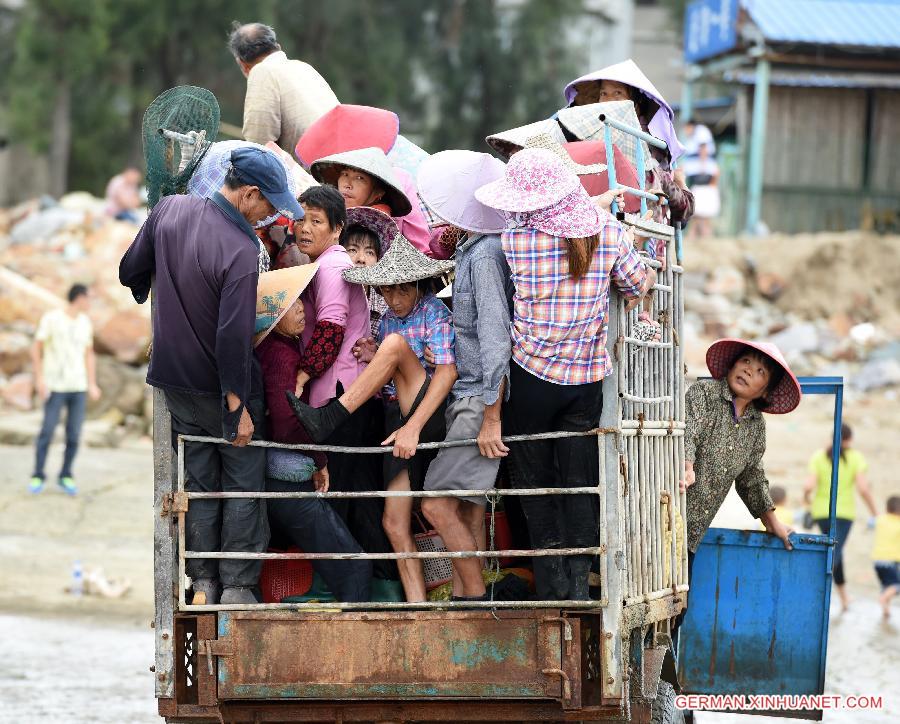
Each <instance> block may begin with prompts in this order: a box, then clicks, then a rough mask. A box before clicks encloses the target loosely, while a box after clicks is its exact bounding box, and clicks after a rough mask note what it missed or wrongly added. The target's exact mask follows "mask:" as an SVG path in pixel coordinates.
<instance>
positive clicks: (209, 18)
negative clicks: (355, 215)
mask: <svg viewBox="0 0 900 724" xmlns="http://www.w3.org/2000/svg"><path fill="white" fill-rule="evenodd" d="M583 5H584V0H555V2H553V3H548V2H546V0H522V2H519V3H511V2H501V0H379V2H359V0H329V1H328V2H327V3H321V2H319V0H255V1H254V0H192V1H191V2H184V0H90V1H88V2H85V0H26V4H25V5H24V6H23V7H22V8H21V9H20V10H18V11H17V12H16V17H15V26H16V27H15V33H14V34H13V35H12V36H10V37H11V39H12V42H13V47H14V58H13V60H12V63H11V70H10V73H9V74H8V78H6V79H5V80H6V81H7V82H8V89H9V93H8V94H7V95H8V97H10V98H11V101H12V102H11V103H10V104H9V108H8V109H7V110H8V115H9V116H10V118H9V121H10V123H9V126H10V128H11V130H12V134H13V140H16V141H24V142H26V143H28V144H29V145H31V146H32V147H33V148H35V149H37V150H39V151H43V152H46V153H48V154H49V156H50V157H51V159H52V161H53V168H54V180H53V184H52V188H51V189H49V190H50V191H51V192H52V193H54V194H57V195H58V194H61V193H63V192H64V191H66V190H67V189H69V188H79V189H87V190H90V191H92V192H94V193H100V192H102V190H103V187H104V185H105V183H106V180H107V179H108V178H109V177H110V176H111V175H112V174H114V173H116V172H118V171H119V170H121V168H123V167H124V166H125V165H126V164H133V163H137V162H139V161H140V159H141V155H142V154H141V137H140V125H141V117H142V115H143V112H144V109H145V108H146V107H147V106H148V105H149V104H150V102H151V101H152V100H153V99H154V98H155V97H156V96H157V95H159V94H160V93H162V92H163V91H164V90H166V89H167V88H170V87H172V86H174V85H181V84H192V85H199V86H204V87H206V88H209V89H210V90H211V91H212V92H213V93H215V95H216V97H217V98H218V100H219V105H220V107H221V110H222V120H223V121H226V122H229V123H231V124H233V125H236V126H240V125H241V120H242V116H243V101H244V90H245V85H244V81H243V79H242V77H241V76H240V73H239V71H238V69H237V67H236V65H235V63H234V60H233V58H232V57H231V55H230V53H229V52H228V49H227V47H226V40H227V35H228V32H229V30H230V24H231V21H232V20H239V21H242V22H253V21H260V22H265V23H268V24H271V25H273V26H274V27H275V29H276V31H277V32H278V37H279V42H280V43H281V44H282V47H283V48H284V50H285V51H286V52H287V54H288V55H289V56H291V57H296V58H300V59H302V60H305V61H307V62H309V63H311V64H312V65H313V66H315V67H316V68H317V69H318V70H319V72H320V73H322V75H323V76H324V77H325V78H326V79H327V80H328V82H329V83H330V84H331V85H332V87H333V88H334V90H335V93H336V94H337V96H338V98H340V100H341V101H343V102H345V103H359V104H367V105H375V106H380V107H382V108H389V109H391V110H394V111H396V112H397V114H398V115H399V116H400V122H401V130H402V131H403V132H404V133H406V134H407V135H411V136H412V137H413V138H414V139H416V140H419V141H421V142H423V144H424V145H425V146H426V148H428V149H429V150H437V149H441V148H473V149H478V150H487V147H486V146H485V145H484V137H485V136H486V135H488V134H489V133H493V132H496V131H499V130H503V129H507V128H511V127H513V126H518V125H522V124H524V123H528V122H531V121H535V120H538V119H541V118H547V117H549V116H550V115H551V114H552V113H553V112H554V111H555V110H557V109H558V108H559V107H560V105H561V104H562V95H561V91H562V87H563V85H564V84H565V83H566V82H567V81H568V80H571V78H573V77H574V76H576V75H578V72H579V71H578V70H576V69H577V68H578V61H579V60H580V57H581V49H580V48H576V47H570V44H569V43H568V42H567V40H566V38H567V35H568V33H567V29H568V28H570V27H572V25H573V24H574V23H577V22H582V21H583V20H582V18H583V15H582V12H583ZM0 20H2V17H0ZM7 25H8V24H4V23H2V22H0V36H4V35H5V34H6V33H5V32H4V29H5V28H6V27H7ZM0 45H2V37H0ZM3 52H4V48H2V47H0V59H2V57H3ZM581 70H583V69H581ZM2 82H3V81H0V83H2Z"/></svg>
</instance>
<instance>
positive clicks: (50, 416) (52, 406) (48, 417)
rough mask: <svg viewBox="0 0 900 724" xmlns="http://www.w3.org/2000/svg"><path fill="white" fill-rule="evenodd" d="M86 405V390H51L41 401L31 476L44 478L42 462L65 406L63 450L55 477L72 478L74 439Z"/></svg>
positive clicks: (77, 437) (45, 459)
mask: <svg viewBox="0 0 900 724" xmlns="http://www.w3.org/2000/svg"><path fill="white" fill-rule="evenodd" d="M86 406H87V393H86V392H51V393H50V397H48V398H47V402H45V403H44V422H43V423H42V424H41V432H40V434H39V435H38V438H37V445H36V447H37V450H36V453H35V460H34V477H36V478H40V479H41V480H43V479H44V464H45V463H46V462H47V451H48V450H49V449H50V443H51V441H52V440H53V433H54V432H56V425H57V423H58V422H59V416H60V413H62V409H63V408H64V407H65V408H66V452H65V455H64V457H63V465H62V470H60V471H59V477H61V478H71V477H72V463H73V462H75V454H76V453H77V452H78V441H79V438H80V437H81V426H82V425H83V424H84V412H85V407H86Z"/></svg>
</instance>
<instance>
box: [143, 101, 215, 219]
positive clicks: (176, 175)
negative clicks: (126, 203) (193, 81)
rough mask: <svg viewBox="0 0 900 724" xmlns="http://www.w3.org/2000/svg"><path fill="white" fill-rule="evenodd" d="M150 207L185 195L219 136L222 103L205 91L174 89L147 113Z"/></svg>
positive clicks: (146, 141) (146, 151)
mask: <svg viewBox="0 0 900 724" xmlns="http://www.w3.org/2000/svg"><path fill="white" fill-rule="evenodd" d="M142 130H143V136H144V158H145V160H146V162H147V192H148V204H149V206H150V208H151V209H152V208H153V206H154V205H155V204H156V202H157V201H159V200H160V199H161V198H162V197H164V196H168V195H170V194H181V193H185V191H186V188H187V182H188V180H189V179H190V178H191V174H193V173H194V169H195V168H196V167H197V164H198V163H199V162H200V159H202V158H203V154H204V153H206V151H207V149H208V148H209V147H210V145H211V144H212V142H213V141H215V140H216V136H217V135H218V133H219V103H218V101H217V100H216V97H215V96H214V95H213V94H212V93H211V92H210V91H208V90H206V89H205V88H198V87H196V86H191V85H182V86H178V87H176V88H170V89H169V90H167V91H166V92H165V93H163V94H162V95H160V96H159V97H158V98H157V99H156V100H154V101H153V103H151V104H150V105H149V106H148V108H147V110H146V111H145V113H144V123H143V129H142Z"/></svg>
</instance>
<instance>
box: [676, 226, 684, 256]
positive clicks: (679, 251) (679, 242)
mask: <svg viewBox="0 0 900 724" xmlns="http://www.w3.org/2000/svg"><path fill="white" fill-rule="evenodd" d="M682 237H683V234H682V232H681V222H680V221H676V222H675V254H676V257H677V258H678V263H679V264H681V259H682V257H683V255H684V245H683V238H682Z"/></svg>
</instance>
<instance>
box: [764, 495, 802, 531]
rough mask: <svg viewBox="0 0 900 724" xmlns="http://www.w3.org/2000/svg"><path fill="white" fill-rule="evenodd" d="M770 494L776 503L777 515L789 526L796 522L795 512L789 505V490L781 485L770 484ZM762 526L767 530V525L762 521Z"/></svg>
mask: <svg viewBox="0 0 900 724" xmlns="http://www.w3.org/2000/svg"><path fill="white" fill-rule="evenodd" d="M769 496H770V497H771V498H772V503H773V504H774V505H775V517H776V518H778V520H780V521H781V522H782V523H784V524H785V525H787V526H791V525H793V524H794V513H793V512H792V511H791V509H790V508H788V507H787V491H786V490H785V489H784V488H782V487H781V486H780V485H771V486H769ZM759 526H760V528H762V530H765V529H766V527H765V526H764V525H763V524H762V523H760V524H759Z"/></svg>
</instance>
